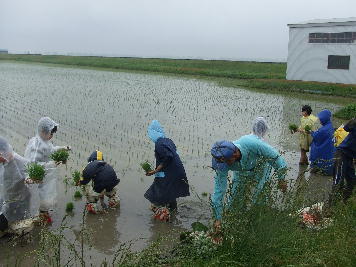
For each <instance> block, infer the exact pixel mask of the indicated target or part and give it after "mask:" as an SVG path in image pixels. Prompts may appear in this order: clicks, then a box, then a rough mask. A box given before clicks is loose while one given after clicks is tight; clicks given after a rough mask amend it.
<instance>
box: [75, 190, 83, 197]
mask: <svg viewBox="0 0 356 267" xmlns="http://www.w3.org/2000/svg"><path fill="white" fill-rule="evenodd" d="M82 196H83V195H82V193H81V192H80V191H75V193H74V198H82Z"/></svg>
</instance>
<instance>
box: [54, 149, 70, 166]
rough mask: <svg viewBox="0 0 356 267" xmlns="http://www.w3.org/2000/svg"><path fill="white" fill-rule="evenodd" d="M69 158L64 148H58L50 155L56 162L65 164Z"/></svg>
mask: <svg viewBox="0 0 356 267" xmlns="http://www.w3.org/2000/svg"><path fill="white" fill-rule="evenodd" d="M68 158H69V152H68V151H67V150H65V149H59V150H58V151H56V152H54V153H53V154H52V155H51V159H52V160H54V161H55V162H56V163H63V164H67V160H68Z"/></svg>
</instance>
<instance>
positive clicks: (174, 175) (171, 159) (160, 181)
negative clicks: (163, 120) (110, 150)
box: [145, 120, 189, 205]
mask: <svg viewBox="0 0 356 267" xmlns="http://www.w3.org/2000/svg"><path fill="white" fill-rule="evenodd" d="M147 134H148V137H149V138H150V140H151V141H152V142H154V143H155V158H156V167H157V166H159V165H161V164H162V165H163V169H162V171H161V172H159V173H157V174H156V176H155V179H154V181H153V183H152V185H151V186H150V188H149V189H148V190H147V191H146V193H145V198H146V199H148V200H149V201H150V202H151V203H153V204H155V205H166V204H169V203H171V202H174V201H175V200H176V199H177V198H179V197H186V196H189V184H188V179H187V176H186V173H185V170H184V166H183V163H182V161H181V160H180V157H179V155H178V154H177V148H176V145H175V144H174V143H173V141H172V140H171V139H169V138H166V137H165V133H164V130H163V128H162V126H161V125H160V123H159V122H158V121H157V120H154V121H152V123H151V124H150V125H149V127H148V131H147Z"/></svg>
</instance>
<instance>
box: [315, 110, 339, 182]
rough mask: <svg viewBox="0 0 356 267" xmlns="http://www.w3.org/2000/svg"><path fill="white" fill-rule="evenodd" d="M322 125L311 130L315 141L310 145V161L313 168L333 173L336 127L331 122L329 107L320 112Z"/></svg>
mask: <svg viewBox="0 0 356 267" xmlns="http://www.w3.org/2000/svg"><path fill="white" fill-rule="evenodd" d="M318 118H319V120H320V123H321V125H322V127H320V128H319V129H318V130H317V131H315V132H313V131H312V132H311V136H312V137H313V141H312V143H311V147H310V162H311V165H310V166H311V167H312V168H318V169H320V170H321V171H322V172H323V173H325V174H327V175H331V174H332V171H333V165H334V160H333V157H334V152H335V146H334V141H333V137H334V128H333V126H332V123H331V112H330V111H329V110H327V109H325V110H323V111H321V112H320V113H319V114H318Z"/></svg>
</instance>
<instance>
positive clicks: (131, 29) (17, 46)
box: [0, 0, 356, 60]
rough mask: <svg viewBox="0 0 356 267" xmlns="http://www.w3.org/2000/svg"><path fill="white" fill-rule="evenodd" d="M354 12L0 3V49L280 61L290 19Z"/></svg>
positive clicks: (205, 2) (186, 1)
mask: <svg viewBox="0 0 356 267" xmlns="http://www.w3.org/2000/svg"><path fill="white" fill-rule="evenodd" d="M355 16H356V0H243V1H242V0H126V1H124V0H0V48H5V49H8V50H9V51H10V52H13V53H16V52H27V51H30V52H31V53H60V54H87V53H89V54H97V55H118V56H138V57H174V58H204V59H208V58H211V59H219V58H224V59H260V60H264V59H265V60H266V59H268V60H271V59H272V60H278V59H282V60H284V59H285V58H286V57H287V45H288V27H287V24H288V23H296V22H300V21H304V20H309V19H315V18H320V19H323V18H344V17H355Z"/></svg>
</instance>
